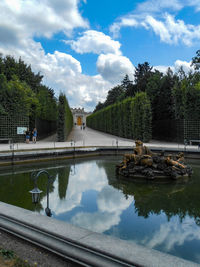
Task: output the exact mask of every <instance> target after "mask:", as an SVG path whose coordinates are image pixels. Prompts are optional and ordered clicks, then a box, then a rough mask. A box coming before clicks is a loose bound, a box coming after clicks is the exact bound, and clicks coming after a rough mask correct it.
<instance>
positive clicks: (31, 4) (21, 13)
mask: <svg viewBox="0 0 200 267" xmlns="http://www.w3.org/2000/svg"><path fill="white" fill-rule="evenodd" d="M78 3H79V1H78V0H67V1H64V0H59V1H56V2H55V1H52V0H45V1H39V0H29V1H23V0H15V1H13V0H12V1H7V0H1V2H0V10H1V22H0V27H1V26H2V24H3V25H5V24H7V25H8V26H9V27H10V25H14V26H13V28H14V27H15V25H18V28H19V30H20V29H21V30H22V34H23V36H24V37H27V36H29V37H30V36H35V35H40V36H45V37H48V38H49V37H51V36H52V35H53V34H54V33H56V32H59V31H61V30H62V31H64V33H65V34H67V35H69V34H71V32H72V30H73V29H74V28H76V27H83V28H87V27H88V22H87V21H86V20H85V19H83V18H82V16H81V15H80V13H79V12H78V7H77V5H78ZM16 34H18V31H17V32H16Z"/></svg>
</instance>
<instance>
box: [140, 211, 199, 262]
mask: <svg viewBox="0 0 200 267" xmlns="http://www.w3.org/2000/svg"><path fill="white" fill-rule="evenodd" d="M199 239H200V229H199V226H198V225H196V224H195V222H194V221H193V219H191V218H189V217H186V218H185V219H184V220H183V222H182V223H181V224H180V222H179V218H178V216H177V217H174V218H173V219H172V220H171V221H170V222H167V223H165V224H162V225H161V226H160V229H158V230H157V231H155V232H154V233H153V236H150V237H148V238H146V239H145V240H143V241H142V243H143V244H144V245H145V246H148V247H150V248H155V247H157V246H161V245H162V246H163V248H164V250H165V252H170V251H173V249H174V248H175V246H182V245H183V244H185V243H186V242H189V243H190V242H191V241H193V240H199ZM194 256H195V257H199V255H194Z"/></svg>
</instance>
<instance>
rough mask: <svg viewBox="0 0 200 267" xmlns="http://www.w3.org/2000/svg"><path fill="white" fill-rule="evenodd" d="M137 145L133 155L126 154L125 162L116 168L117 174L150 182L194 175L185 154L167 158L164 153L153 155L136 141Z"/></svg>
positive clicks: (170, 155)
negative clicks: (187, 163)
mask: <svg viewBox="0 0 200 267" xmlns="http://www.w3.org/2000/svg"><path fill="white" fill-rule="evenodd" d="M135 144H136V147H135V148H134V151H133V153H132V154H124V158H123V161H122V162H121V163H120V164H118V165H117V166H116V172H117V174H120V175H123V176H126V177H135V178H145V179H149V180H154V179H157V178H158V179H161V178H170V179H178V178H180V177H183V176H189V177H190V176H191V175H192V169H191V167H190V166H187V165H186V163H185V160H184V153H183V152H179V153H178V154H177V155H176V156H175V159H174V157H173V156H172V154H168V155H166V156H165V152H164V151H161V153H160V154H157V153H153V152H152V151H151V150H150V149H149V148H148V147H146V146H144V145H143V143H142V141H140V140H136V141H135Z"/></svg>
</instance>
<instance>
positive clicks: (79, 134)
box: [0, 126, 200, 152]
mask: <svg viewBox="0 0 200 267" xmlns="http://www.w3.org/2000/svg"><path fill="white" fill-rule="evenodd" d="M74 145H75V146H76V147H80V146H97V147H99V146H108V147H116V146H117V145H118V146H119V147H133V146H134V140H130V139H126V138H121V137H118V136H114V135H110V134H106V133H103V132H99V131H95V130H92V129H90V128H87V127H86V128H85V130H81V128H80V127H79V126H75V127H74V128H73V130H72V132H71V134H70V136H69V137H68V139H67V141H66V142H56V136H55V135H53V136H50V137H48V138H46V139H43V140H41V141H38V142H37V143H36V144H33V143H32V142H30V143H29V144H26V143H15V144H14V150H32V149H47V148H61V147H71V146H74ZM146 145H147V146H148V147H149V148H159V149H163V150H165V149H166V148H170V149H172V150H179V149H180V150H186V151H199V152H200V149H198V146H187V147H185V146H184V145H183V144H178V143H171V142H161V141H150V142H149V143H147V144H146ZM6 150H7V151H8V150H13V146H12V145H10V144H0V152H1V151H2V152H3V151H6Z"/></svg>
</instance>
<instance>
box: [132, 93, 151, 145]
mask: <svg viewBox="0 0 200 267" xmlns="http://www.w3.org/2000/svg"><path fill="white" fill-rule="evenodd" d="M131 120H132V129H133V138H134V139H140V140H142V141H144V142H147V141H149V140H150V139H151V120H152V116H151V104H150V101H149V99H148V97H147V94H146V93H144V92H141V93H137V94H136V96H135V97H134V99H133V101H132V103H131Z"/></svg>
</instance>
